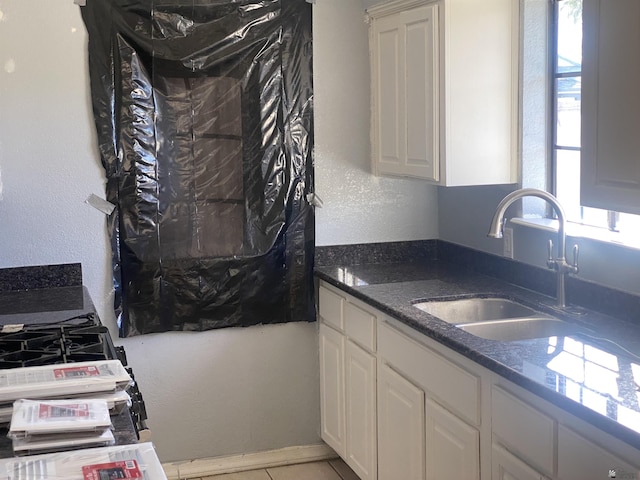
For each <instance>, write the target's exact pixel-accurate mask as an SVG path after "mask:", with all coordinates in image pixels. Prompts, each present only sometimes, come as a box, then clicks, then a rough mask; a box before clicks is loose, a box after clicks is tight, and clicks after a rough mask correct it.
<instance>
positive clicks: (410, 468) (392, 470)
mask: <svg viewBox="0 0 640 480" xmlns="http://www.w3.org/2000/svg"><path fill="white" fill-rule="evenodd" d="M424 411H425V410H424V393H423V392H422V390H420V389H419V388H418V387H416V386H415V385H413V384H412V383H411V382H409V381H408V380H406V379H405V378H403V377H401V376H400V375H398V374H397V373H396V372H394V371H393V370H392V369H391V368H389V367H388V366H387V365H382V366H381V367H380V370H379V372H378V478H379V479H380V480H398V479H406V480H421V479H423V478H425V453H426V450H425V437H424V431H425V421H424ZM445 478H446V477H445Z"/></svg>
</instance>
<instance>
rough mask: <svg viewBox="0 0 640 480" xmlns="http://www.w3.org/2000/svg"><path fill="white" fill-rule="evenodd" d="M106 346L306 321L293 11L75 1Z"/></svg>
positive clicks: (261, 5)
mask: <svg viewBox="0 0 640 480" xmlns="http://www.w3.org/2000/svg"><path fill="white" fill-rule="evenodd" d="M80 8H81V11H82V17H83V20H84V22H85V25H86V27H87V31H88V33H89V70H90V78H91V93H92V98H93V111H94V117H95V122H96V127H97V132H98V144H99V149H100V155H101V160H102V163H103V166H104V168H105V170H106V177H107V186H106V192H107V200H108V201H110V202H112V203H113V204H115V205H116V207H117V208H116V210H115V211H114V213H113V214H112V215H111V216H110V217H109V222H108V225H109V230H110V234H111V239H112V251H113V276H114V284H115V290H116V298H115V308H116V314H117V315H118V325H119V327H120V336H121V337H129V336H134V335H140V334H146V333H151V332H162V331H171V330H173V331H175V330H209V329H213V328H221V327H230V326H248V325H254V324H259V323H281V322H288V321H312V320H314V319H315V311H314V310H315V309H314V302H313V249H314V216H313V208H312V207H311V206H310V205H309V203H308V202H307V195H308V194H310V193H312V188H313V165H312V149H313V128H312V127H313V125H312V122H313V103H312V100H313V91H312V75H311V66H312V57H311V55H312V38H311V5H310V4H308V3H307V2H306V1H305V0H264V1H244V0H236V1H233V0H226V1H220V0H208V1H204V0H189V1H184V0H172V1H167V0H146V1H145V0H88V1H87V2H86V6H83V7H80Z"/></svg>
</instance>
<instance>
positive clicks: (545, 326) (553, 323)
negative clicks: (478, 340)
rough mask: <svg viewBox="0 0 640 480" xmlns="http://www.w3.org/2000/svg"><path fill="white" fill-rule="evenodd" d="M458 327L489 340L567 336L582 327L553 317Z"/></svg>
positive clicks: (487, 322)
mask: <svg viewBox="0 0 640 480" xmlns="http://www.w3.org/2000/svg"><path fill="white" fill-rule="evenodd" d="M457 327H458V328H461V329H462V330H464V331H466V332H469V333H470V334H472V335H475V336H476V337H482V338H487V339H489V340H501V341H507V342H508V341H514V340H528V339H532V338H544V337H554V336H558V337H561V336H566V335H573V334H576V333H579V332H580V331H581V330H582V329H581V328H580V327H579V326H577V325H573V324H571V323H567V322H564V321H562V320H559V319H557V318H553V317H530V318H514V319H511V320H497V321H486V322H480V323H467V324H461V325H457Z"/></svg>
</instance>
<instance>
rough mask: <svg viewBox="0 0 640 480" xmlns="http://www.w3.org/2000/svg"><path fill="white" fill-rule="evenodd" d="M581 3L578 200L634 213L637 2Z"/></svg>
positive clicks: (639, 181) (638, 120) (637, 207)
mask: <svg viewBox="0 0 640 480" xmlns="http://www.w3.org/2000/svg"><path fill="white" fill-rule="evenodd" d="M583 8H584V9H583V60H582V62H583V63H582V152H581V203H582V204H583V205H587V206H592V207H598V208H604V209H607V210H619V211H623V212H629V213H635V214H640V168H638V152H639V151H640V135H638V132H639V131H640V95H638V85H639V84H640V55H638V51H639V50H640V28H639V21H640V2H638V0H616V1H615V2H610V1H608V0H584V3H583Z"/></svg>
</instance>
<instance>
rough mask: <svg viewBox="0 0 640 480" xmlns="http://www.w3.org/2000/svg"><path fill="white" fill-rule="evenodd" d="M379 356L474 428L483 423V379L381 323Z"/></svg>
mask: <svg viewBox="0 0 640 480" xmlns="http://www.w3.org/2000/svg"><path fill="white" fill-rule="evenodd" d="M378 353H379V355H380V357H382V358H383V359H384V360H385V361H386V362H388V363H389V364H391V365H393V366H394V367H395V368H396V369H397V370H398V371H400V372H402V373H403V375H405V376H406V377H407V378H409V379H411V380H412V381H414V382H415V383H416V384H417V385H419V386H421V387H422V388H424V389H425V390H426V391H427V392H428V393H429V394H432V395H433V396H435V397H436V398H437V399H439V401H440V403H442V404H443V405H446V406H447V408H448V409H449V410H451V411H453V412H455V413H457V414H458V415H459V416H461V417H462V418H464V419H466V420H467V421H469V422H470V423H472V424H474V425H478V424H479V423H480V415H479V409H478V405H479V400H478V398H479V391H480V379H479V378H478V377H476V376H475V375H472V374H471V373H469V372H467V371H466V370H464V369H462V368H461V367H459V366H458V365H455V364H453V363H452V362H450V361H448V360H446V359H445V358H443V357H442V356H441V355H439V354H438V353H436V352H433V351H432V350H430V349H428V348H427V347H425V346H423V345H420V344H419V343H417V342H415V341H414V340H412V339H410V338H408V337H406V336H405V335H404V334H402V333H400V332H398V331H396V330H394V329H392V328H391V327H389V326H388V325H386V324H383V323H381V325H380V328H379V330H378Z"/></svg>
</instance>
